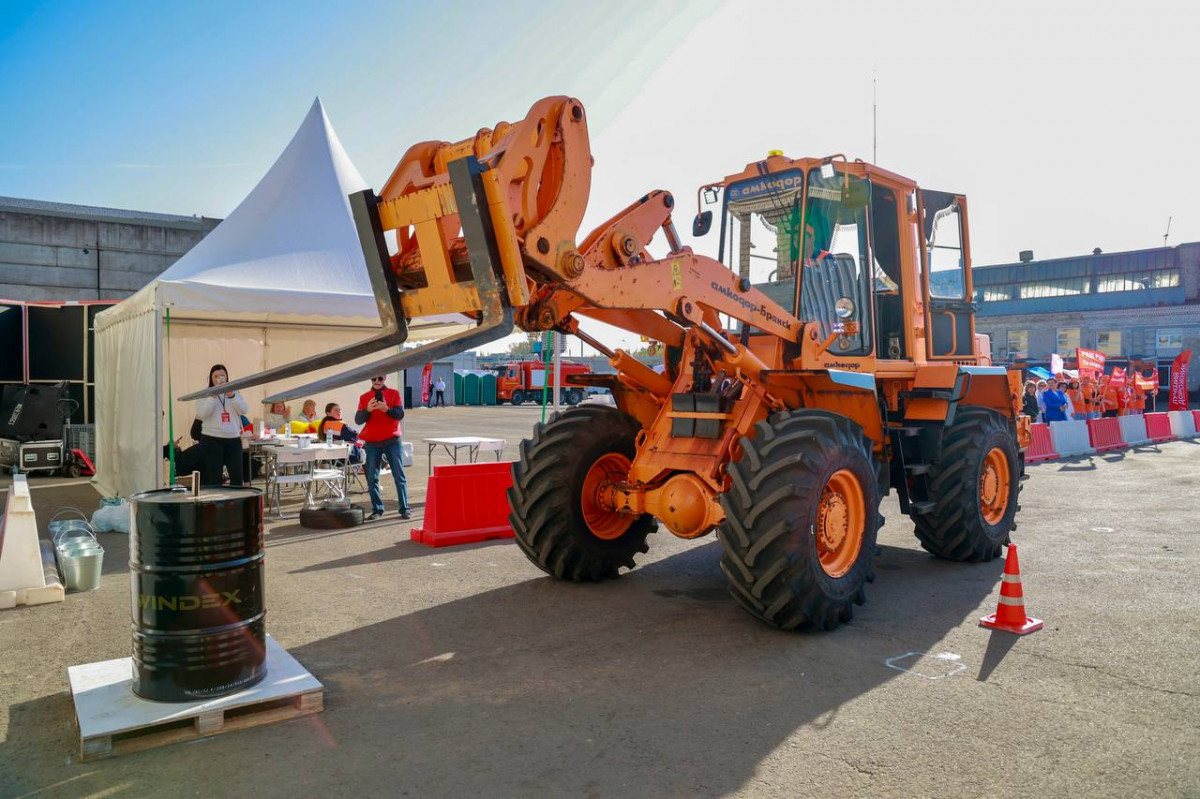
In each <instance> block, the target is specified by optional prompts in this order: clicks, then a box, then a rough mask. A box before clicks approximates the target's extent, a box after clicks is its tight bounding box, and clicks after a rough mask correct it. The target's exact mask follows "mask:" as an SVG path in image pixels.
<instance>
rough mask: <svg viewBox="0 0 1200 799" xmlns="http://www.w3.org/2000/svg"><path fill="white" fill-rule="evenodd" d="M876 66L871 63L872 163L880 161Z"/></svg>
mask: <svg viewBox="0 0 1200 799" xmlns="http://www.w3.org/2000/svg"><path fill="white" fill-rule="evenodd" d="M875 72H876V67H875V65H874V64H872V65H871V163H872V164H878V163H879V135H878V133H877V130H878V120H879V103H878V102H877V100H876V91H875V84H876V78H875Z"/></svg>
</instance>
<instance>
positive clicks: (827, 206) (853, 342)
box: [799, 165, 874, 355]
mask: <svg viewBox="0 0 1200 799" xmlns="http://www.w3.org/2000/svg"><path fill="white" fill-rule="evenodd" d="M821 172H822V170H819V169H814V170H812V171H811V172H809V173H808V199H807V201H806V202H807V206H806V208H805V223H804V226H805V237H804V238H805V241H804V252H803V260H804V274H803V276H802V280H801V294H800V314H799V315H800V318H801V319H803V320H804V321H806V322H816V323H817V324H818V325H819V329H818V337H819V338H820V339H821V340H822V341H823V340H825V339H826V338H827V337H829V336H830V335H831V334H833V333H840V334H841V335H840V336H839V337H838V338H837V339H836V340H835V341H834V342H833V345H832V346H831V347H830V348H829V351H830V352H831V353H833V354H835V355H866V354H868V353H869V352H870V351H871V287H870V283H869V281H867V280H866V279H865V277H866V276H867V275H869V274H871V272H872V271H874V270H870V269H869V267H868V265H869V264H870V263H871V260H870V254H869V251H868V250H869V237H868V233H867V205H868V202H869V200H870V197H871V186H870V183H869V182H868V181H866V180H863V179H861V178H856V177H851V176H847V175H845V174H842V173H840V172H835V171H834V170H833V169H832V168H831V166H830V165H826V167H825V175H824V176H822V174H821Z"/></svg>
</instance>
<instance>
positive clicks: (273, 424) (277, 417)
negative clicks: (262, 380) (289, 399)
mask: <svg viewBox="0 0 1200 799" xmlns="http://www.w3.org/2000/svg"><path fill="white" fill-rule="evenodd" d="M291 418H292V409H291V408H289V407H288V406H287V405H286V404H284V403H282V402H276V403H274V404H273V405H271V410H270V411H268V412H267V414H266V416H264V417H263V424H265V425H266V426H267V427H269V428H271V429H272V430H282V429H283V427H284V425H286V424H287V423H288V422H289V421H290V420H291Z"/></svg>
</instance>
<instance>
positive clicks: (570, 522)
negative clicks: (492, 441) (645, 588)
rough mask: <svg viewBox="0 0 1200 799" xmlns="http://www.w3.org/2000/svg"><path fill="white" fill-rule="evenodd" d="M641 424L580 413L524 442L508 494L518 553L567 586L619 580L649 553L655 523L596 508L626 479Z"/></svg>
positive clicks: (584, 409) (600, 412) (592, 411)
mask: <svg viewBox="0 0 1200 799" xmlns="http://www.w3.org/2000/svg"><path fill="white" fill-rule="evenodd" d="M640 429H641V427H640V425H639V424H638V423H637V421H636V420H635V419H634V418H633V417H631V416H627V415H626V414H624V413H622V412H621V411H619V410H617V409H616V408H609V407H605V406H601V405H583V406H580V407H578V408H572V409H570V410H568V411H565V412H563V413H557V414H555V415H554V416H553V417H551V419H550V421H549V422H548V423H546V424H539V425H536V426H535V427H534V428H533V438H530V439H526V440H525V441H522V442H521V458H520V460H518V461H517V462H516V463H514V464H513V486H512V488H510V489H509V491H508V501H509V505H510V506H511V508H512V513H511V514H510V515H509V521H511V522H512V526H513V530H514V531H516V534H517V535H516V541H517V545H518V546H520V547H521V550H522V551H523V552H524V553H525V555H526V556H528V558H529V559H530V560H531V561H533V563H534V564H535V565H536V566H537V567H538V568H540V569H541V570H542V571H544V572H546V573H547V574H550V575H552V576H554V577H558V578H559V579H563V580H574V581H576V582H579V581H597V580H606V579H610V578H612V577H616V576H617V575H618V573H619V570H620V568H621V567H622V566H624V567H625V568H627V569H632V568H633V566H634V557H635V556H636V555H638V554H639V553H642V552H646V551H647V550H648V549H649V547H648V546H647V545H646V536H647V535H649V534H650V533H652V532H654V530H655V529H656V527H657V522H656V521H655V520H654V517H652V516H648V515H644V516H640V517H634V516H629V515H625V514H620V513H617V512H615V511H611V510H608V509H606V508H604V507H603V506H601V505H600V504H599V503H598V502H597V501H596V497H597V494H598V493H599V492H600V490H602V488H603V486H604V485H605V484H606V483H607V482H613V481H615V480H619V479H623V478H624V477H625V476H626V475H627V474H628V472H629V464H630V462H631V461H632V460H633V457H634V454H635V451H636V450H635V446H634V438H635V437H636V436H637V433H638V431H639V430H640Z"/></svg>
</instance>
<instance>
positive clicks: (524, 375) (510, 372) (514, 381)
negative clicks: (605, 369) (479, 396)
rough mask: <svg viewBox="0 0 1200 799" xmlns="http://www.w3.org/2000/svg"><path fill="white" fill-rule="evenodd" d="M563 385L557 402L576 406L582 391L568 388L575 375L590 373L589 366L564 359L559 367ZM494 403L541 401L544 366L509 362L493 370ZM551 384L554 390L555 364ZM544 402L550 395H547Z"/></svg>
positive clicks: (535, 363) (574, 387) (582, 394)
mask: <svg viewBox="0 0 1200 799" xmlns="http://www.w3.org/2000/svg"><path fill="white" fill-rule="evenodd" d="M559 370H560V373H561V376H562V385H561V386H559V387H558V388H559V392H560V393H559V401H560V402H564V403H566V404H567V405H578V404H579V403H580V402H582V401H583V397H584V388H583V387H582V386H573V385H571V378H572V377H573V376H575V375H586V374H591V372H592V369H591V367H590V366H588V365H587V364H584V363H579V362H578V361H567V360H564V361H562V363H560V364H559ZM495 371H496V401H497V402H511V403H512V404H513V405H520V404H521V403H523V402H525V401H530V402H541V401H542V393H543V392H542V389H543V388H544V387H545V385H546V365H545V364H544V363H542V362H541V361H537V360H528V361H509V362H508V363H505V364H501V365H499V366H496V367H495ZM550 385H551V389H553V388H554V365H553V364H551V366H550ZM546 396H547V399H551V398H552V395H550V394H549V392H546Z"/></svg>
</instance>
